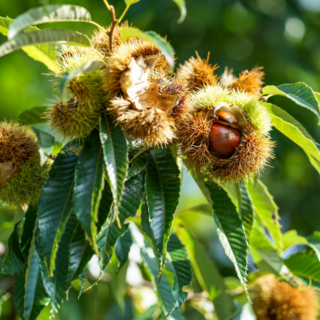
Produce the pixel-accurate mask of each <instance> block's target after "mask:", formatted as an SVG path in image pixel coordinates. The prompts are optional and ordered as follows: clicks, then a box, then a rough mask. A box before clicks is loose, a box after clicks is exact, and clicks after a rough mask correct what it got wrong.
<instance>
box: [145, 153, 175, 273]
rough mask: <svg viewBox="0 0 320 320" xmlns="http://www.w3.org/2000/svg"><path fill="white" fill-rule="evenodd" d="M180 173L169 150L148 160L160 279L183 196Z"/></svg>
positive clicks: (151, 217)
mask: <svg viewBox="0 0 320 320" xmlns="http://www.w3.org/2000/svg"><path fill="white" fill-rule="evenodd" d="M179 175H180V171H179V168H178V166H177V164H176V161H175V159H174V157H173V155H172V153H171V152H170V150H168V149H153V150H152V151H151V152H150V154H149V158H148V164H147V173H146V182H145V192H146V203H147V205H148V212H149V221H150V229H151V231H152V237H153V239H154V240H153V241H154V244H155V248H154V249H155V252H156V256H157V257H158V259H159V266H160V275H161V273H162V270H163V267H164V264H165V261H166V253H167V243H168V241H169V237H170V233H171V227H172V222H173V218H174V213H175V211H176V208H177V205H178V202H179V196H180V177H179Z"/></svg>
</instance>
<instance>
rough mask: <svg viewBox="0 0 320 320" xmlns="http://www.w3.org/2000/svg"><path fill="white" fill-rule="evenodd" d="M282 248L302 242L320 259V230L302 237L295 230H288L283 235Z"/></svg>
mask: <svg viewBox="0 0 320 320" xmlns="http://www.w3.org/2000/svg"><path fill="white" fill-rule="evenodd" d="M283 243H284V250H285V249H288V248H289V247H291V246H292V245H298V244H303V245H305V246H309V247H310V248H311V249H312V250H313V251H314V253H315V254H316V256H317V257H318V259H319V261H320V232H318V231H315V232H314V233H313V234H311V235H309V236H307V237H302V236H299V235H298V234H297V231H296V230H290V231H288V232H286V233H285V234H284V235H283Z"/></svg>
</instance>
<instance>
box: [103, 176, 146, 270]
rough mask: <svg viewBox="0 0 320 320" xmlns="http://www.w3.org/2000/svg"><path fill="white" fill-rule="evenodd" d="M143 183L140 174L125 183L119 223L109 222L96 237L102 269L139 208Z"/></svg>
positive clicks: (142, 177)
mask: <svg viewBox="0 0 320 320" xmlns="http://www.w3.org/2000/svg"><path fill="white" fill-rule="evenodd" d="M143 183H144V173H140V174H138V175H136V176H134V177H132V178H131V179H129V180H127V181H126V183H125V187H124V191H123V197H122V202H121V204H120V207H119V222H120V227H121V229H120V228H119V226H118V221H114V222H111V223H110V225H108V226H107V227H106V228H105V229H104V230H102V231H101V232H100V234H99V235H98V239H97V243H98V247H99V249H100V250H101V251H102V252H103V258H102V265H103V269H104V268H105V267H106V265H107V264H108V263H109V261H110V259H111V257H112V255H113V252H114V250H115V246H116V243H117V240H118V239H119V238H120V237H121V236H122V235H123V234H124V233H125V232H126V231H127V230H128V227H129V226H128V225H127V224H125V221H126V220H127V219H128V218H129V217H134V216H135V215H136V213H137V211H138V209H139V207H140V204H141V201H142V197H143Z"/></svg>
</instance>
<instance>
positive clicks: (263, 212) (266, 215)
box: [248, 179, 283, 254]
mask: <svg viewBox="0 0 320 320" xmlns="http://www.w3.org/2000/svg"><path fill="white" fill-rule="evenodd" d="M248 190H249V193H250V196H251V199H252V203H253V206H254V210H255V212H256V214H257V216H258V217H259V218H260V219H261V221H262V223H263V224H264V225H265V227H266V228H267V229H268V231H269V232H270V234H271V236H272V238H273V240H274V242H275V245H276V249H277V251H278V253H279V254H280V253H281V252H282V249H283V248H282V246H283V245H282V233H281V226H280V222H279V219H280V218H279V213H278V207H277V205H276V204H275V202H274V200H273V197H272V195H271V194H270V193H269V191H268V188H267V187H266V186H265V185H264V184H263V183H262V181H261V180H259V179H258V180H257V182H256V183H255V184H254V185H253V184H248Z"/></svg>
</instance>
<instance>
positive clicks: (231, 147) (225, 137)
mask: <svg viewBox="0 0 320 320" xmlns="http://www.w3.org/2000/svg"><path fill="white" fill-rule="evenodd" d="M240 139H241V135H240V132H239V131H238V130H236V129H234V128H231V127H227V126H224V125H221V124H215V123H214V124H213V125H212V126H211V129H210V134H209V151H210V152H211V153H212V154H214V155H215V156H217V157H219V158H220V159H226V158H230V157H231V156H232V155H233V153H234V152H235V151H236V148H237V147H238V145H239V143H240Z"/></svg>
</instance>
